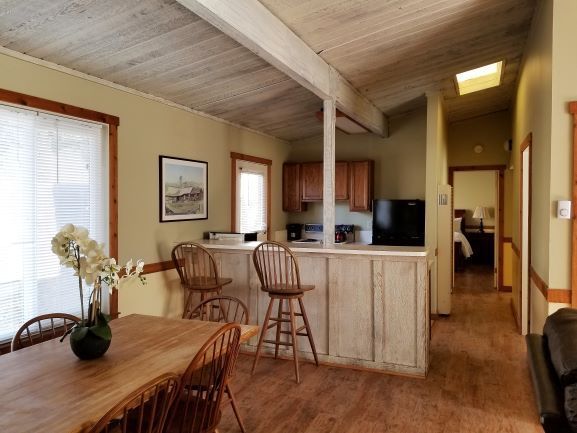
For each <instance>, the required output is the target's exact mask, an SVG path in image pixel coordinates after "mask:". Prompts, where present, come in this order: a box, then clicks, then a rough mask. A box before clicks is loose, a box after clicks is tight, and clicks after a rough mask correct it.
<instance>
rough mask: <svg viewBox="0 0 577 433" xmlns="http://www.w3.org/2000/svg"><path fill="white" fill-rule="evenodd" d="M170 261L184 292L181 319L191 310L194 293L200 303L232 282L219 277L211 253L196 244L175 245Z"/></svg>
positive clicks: (183, 243)
mask: <svg viewBox="0 0 577 433" xmlns="http://www.w3.org/2000/svg"><path fill="white" fill-rule="evenodd" d="M172 261H173V263H174V267H175V268H176V270H177V272H178V276H179V277H180V284H181V286H182V288H183V289H184V290H185V291H186V296H185V302H184V311H183V313H182V317H183V318H185V317H186V316H187V315H188V313H189V311H190V310H191V308H192V299H193V296H194V294H195V293H199V294H200V301H201V302H202V301H204V300H205V299H206V296H207V295H210V294H211V293H216V294H220V292H221V290H222V286H225V285H226V284H230V283H231V282H232V278H221V277H220V276H219V274H218V267H217V266H216V260H215V259H214V256H213V255H212V253H211V252H210V251H208V250H207V249H206V248H204V247H203V246H202V245H200V244H197V243H196V242H182V243H180V244H178V245H176V246H175V247H174V248H173V249H172Z"/></svg>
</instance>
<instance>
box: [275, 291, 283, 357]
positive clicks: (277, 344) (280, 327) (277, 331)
mask: <svg viewBox="0 0 577 433" xmlns="http://www.w3.org/2000/svg"><path fill="white" fill-rule="evenodd" d="M283 301H284V299H282V298H279V300H278V318H279V319H282V317H283V316H282V304H283ZM281 331H282V322H281V321H278V322H276V339H275V342H276V343H275V345H274V358H275V359H277V358H278V346H279V342H280V332H281Z"/></svg>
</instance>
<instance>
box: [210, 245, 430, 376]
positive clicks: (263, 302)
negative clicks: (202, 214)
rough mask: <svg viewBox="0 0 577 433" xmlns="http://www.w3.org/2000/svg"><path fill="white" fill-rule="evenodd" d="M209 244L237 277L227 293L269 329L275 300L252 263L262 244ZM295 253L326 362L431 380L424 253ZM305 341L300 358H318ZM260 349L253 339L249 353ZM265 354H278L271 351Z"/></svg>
mask: <svg viewBox="0 0 577 433" xmlns="http://www.w3.org/2000/svg"><path fill="white" fill-rule="evenodd" d="M203 243H204V245H205V246H206V247H208V248H210V249H211V250H212V252H213V253H214V255H215V257H216V260H217V264H218V266H219V267H220V272H221V275H223V276H227V277H231V278H233V281H234V284H233V285H231V286H230V287H226V288H225V289H224V291H223V293H224V294H227V295H231V296H236V297H238V298H240V299H241V300H242V301H243V302H245V303H246V304H247V305H248V307H249V309H250V317H251V323H253V324H262V321H263V319H264V314H265V310H266V307H267V305H268V300H269V299H268V295H267V294H266V293H265V292H263V291H261V290H260V283H259V281H258V278H257V275H256V272H255V270H254V266H253V265H252V257H251V254H252V250H253V248H254V247H255V246H256V245H257V244H258V243H256V242H253V243H239V244H237V245H235V244H234V243H231V242H219V241H204V242H203ZM290 247H291V249H292V251H293V252H294V253H295V255H296V256H297V259H298V262H299V268H300V275H301V282H302V283H303V284H314V285H315V289H314V290H312V291H310V292H307V293H306V294H305V296H304V303H305V306H306V309H307V313H308V316H309V320H310V322H311V328H312V332H313V337H314V339H315V344H316V346H317V352H318V355H319V359H320V360H321V362H324V363H327V364H338V365H344V366H352V367H361V368H368V369H372V370H377V371H382V372H388V373H398V374H405V375H412V376H418V377H424V376H426V374H427V371H428V365H429V330H430V312H429V308H430V306H429V285H428V278H427V275H428V273H427V267H428V263H427V252H426V250H425V249H424V248H398V251H395V250H393V249H390V248H386V247H383V248H379V247H368V246H362V247H361V246H359V247H355V246H350V247H347V246H346V245H341V246H338V248H337V246H335V247H334V248H322V247H318V246H317V247H310V246H307V247H298V246H295V244H290ZM270 332H272V331H270ZM299 338H300V340H299V349H300V356H301V357H302V358H306V359H311V360H312V353H310V348H309V345H308V342H307V341H306V337H299ZM255 345H256V339H253V340H252V341H251V342H249V343H248V344H247V345H245V346H244V348H245V350H246V351H254V349H255ZM264 350H265V352H267V351H268V353H272V351H271V350H272V348H271V347H264ZM281 353H283V352H282V350H281ZM284 354H285V355H287V356H289V355H290V352H289V351H287V352H285V353H284Z"/></svg>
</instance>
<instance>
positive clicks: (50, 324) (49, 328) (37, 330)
mask: <svg viewBox="0 0 577 433" xmlns="http://www.w3.org/2000/svg"><path fill="white" fill-rule="evenodd" d="M77 323H80V319H79V318H78V317H76V316H73V315H72V314H67V313H50V314H42V315H40V316H36V317H33V318H32V319H30V320H28V321H27V322H26V323H24V325H22V326H21V327H20V329H18V331H16V334H14V337H13V338H12V344H11V349H12V351H13V352H14V351H16V350H20V349H23V348H25V347H28V346H33V345H35V344H38V343H42V342H43V341H47V340H52V339H53V338H58V337H61V336H63V335H64V334H66V333H67V332H68V331H69V330H70V329H71V328H72V327H73V326H74V325H76V324H77Z"/></svg>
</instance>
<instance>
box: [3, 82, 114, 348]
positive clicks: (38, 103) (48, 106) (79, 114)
mask: <svg viewBox="0 0 577 433" xmlns="http://www.w3.org/2000/svg"><path fill="white" fill-rule="evenodd" d="M0 102H6V103H8V104H13V105H17V106H18V105H19V106H23V107H29V108H33V109H35V110H41V111H46V112H50V113H54V114H60V115H64V116H69V117H75V118H78V119H84V120H90V121H93V122H99V123H105V124H107V125H108V174H109V178H108V210H109V211H108V249H109V255H110V257H114V258H116V259H117V260H118V126H119V125H120V119H119V118H118V117H116V116H112V115H110V114H105V113H100V112H98V111H93V110H89V109H86V108H81V107H76V106H74V105H69V104H65V103H63V102H56V101H51V100H49V99H43V98H38V97H36V96H31V95H26V94H23V93H18V92H13V91H11V90H6V89H0ZM110 316H111V317H112V318H113V319H115V318H117V317H118V290H117V289H114V290H113V291H112V295H111V296H110ZM0 346H1V345H0ZM1 351H2V347H0V353H1Z"/></svg>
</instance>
